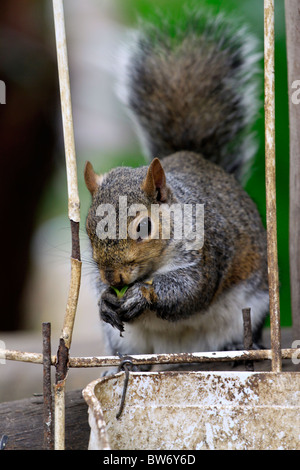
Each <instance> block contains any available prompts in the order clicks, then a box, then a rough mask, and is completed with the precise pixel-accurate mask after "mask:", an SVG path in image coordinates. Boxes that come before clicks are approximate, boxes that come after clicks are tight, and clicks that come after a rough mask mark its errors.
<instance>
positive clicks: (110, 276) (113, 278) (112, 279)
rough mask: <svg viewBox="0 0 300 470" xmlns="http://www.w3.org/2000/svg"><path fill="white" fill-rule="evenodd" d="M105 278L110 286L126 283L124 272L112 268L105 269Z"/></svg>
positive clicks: (119, 285) (120, 285)
mask: <svg viewBox="0 0 300 470" xmlns="http://www.w3.org/2000/svg"><path fill="white" fill-rule="evenodd" d="M105 278H106V280H107V282H108V283H109V285H110V286H114V287H116V288H119V287H122V286H123V285H124V282H123V278H122V274H120V273H118V272H116V271H113V270H111V269H106V270H105Z"/></svg>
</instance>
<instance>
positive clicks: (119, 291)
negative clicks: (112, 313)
mask: <svg viewBox="0 0 300 470" xmlns="http://www.w3.org/2000/svg"><path fill="white" fill-rule="evenodd" d="M111 287H112V289H113V290H114V291H115V293H116V294H117V296H118V298H119V299H121V298H122V297H123V295H124V294H125V292H126V291H127V289H128V287H129V286H123V287H122V289H121V290H119V289H117V288H116V287H114V286H111Z"/></svg>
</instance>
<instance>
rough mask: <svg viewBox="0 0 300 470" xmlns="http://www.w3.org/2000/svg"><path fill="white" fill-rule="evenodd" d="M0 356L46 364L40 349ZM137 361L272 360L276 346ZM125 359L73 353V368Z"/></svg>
mask: <svg viewBox="0 0 300 470" xmlns="http://www.w3.org/2000/svg"><path fill="white" fill-rule="evenodd" d="M298 355H299V349H297V348H285V349H281V356H282V359H292V358H293V357H298ZM0 357H1V358H3V359H6V360H9V361H19V362H30V363H33V364H43V355H42V354H39V353H28V352H23V351H15V350H9V349H0ZM130 358H131V360H132V362H133V364H134V365H143V364H179V363H193V362H195V363H197V362H230V361H244V360H252V361H263V360H272V349H257V350H252V351H246V350H241V351H218V352H199V353H196V352H195V353H178V354H175V353H174V354H140V355H133V356H130ZM56 364H57V359H56V356H51V365H52V366H56ZM120 364H121V359H120V357H119V356H89V357H69V363H68V367H69V368H73V367H74V368H81V367H82V368H85V367H110V366H119V365H120Z"/></svg>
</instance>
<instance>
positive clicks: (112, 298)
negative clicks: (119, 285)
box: [99, 288, 124, 332]
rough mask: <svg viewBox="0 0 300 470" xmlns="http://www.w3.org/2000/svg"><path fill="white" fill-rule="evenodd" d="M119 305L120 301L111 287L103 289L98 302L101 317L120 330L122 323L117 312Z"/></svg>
mask: <svg viewBox="0 0 300 470" xmlns="http://www.w3.org/2000/svg"><path fill="white" fill-rule="evenodd" d="M119 307H120V301H119V299H118V298H117V296H116V295H115V294H114V293H113V292H112V291H111V289H110V288H109V289H107V290H106V291H104V292H103V294H102V296H101V299H100V302H99V308H100V315H101V318H102V320H103V321H105V322H106V323H109V324H110V325H112V326H113V327H115V328H117V329H118V330H120V331H121V332H122V331H124V325H123V322H122V321H121V319H120V315H119V313H118V310H119Z"/></svg>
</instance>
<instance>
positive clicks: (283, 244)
mask: <svg viewBox="0 0 300 470" xmlns="http://www.w3.org/2000/svg"><path fill="white" fill-rule="evenodd" d="M117 3H118V7H119V9H120V15H121V18H123V20H124V24H125V25H127V26H129V27H134V25H135V24H136V23H137V20H138V18H139V17H142V18H151V19H152V15H153V12H154V11H155V10H156V8H160V9H161V11H162V12H166V14H168V13H169V12H170V11H172V15H173V16H174V17H175V18H176V16H178V17H179V18H180V16H181V15H182V6H183V4H184V5H187V4H189V3H191V4H192V5H197V3H198V4H199V5H201V7H207V8H209V9H211V8H213V9H214V11H215V12H216V13H218V12H226V13H227V14H228V15H229V16H231V17H233V18H235V17H236V18H237V21H240V23H241V24H243V23H246V24H247V25H248V26H249V29H250V31H252V32H253V33H254V35H256V37H257V38H258V39H259V41H260V48H261V51H263V28H264V21H263V14H264V12H263V1H262V0H251V1H250V0H248V1H241V0H205V1H202V0H199V1H198V2H197V1H195V0H193V1H192V2H188V1H185V2H183V1H182V0H118V1H117ZM275 67H276V69H275V72H276V73H275V77H276V82H275V83H276V85H275V86H276V165H277V220H278V257H279V270H280V273H279V274H280V285H281V287H280V307H281V323H282V325H284V326H289V325H291V304H290V286H289V246H288V233H289V163H288V162H289V127H288V89H287V60H286V42H285V16H284V2H283V0H275ZM260 81H261V110H260V114H259V118H258V119H257V121H256V124H255V131H256V133H257V139H258V142H259V149H258V152H257V154H256V157H255V160H254V164H253V169H252V174H251V177H250V178H249V180H248V183H247V185H246V190H247V192H248V193H249V194H250V195H251V197H252V198H253V199H254V201H255V202H256V204H257V206H258V208H259V211H260V214H261V216H262V219H263V221H264V223H265V217H266V210H265V180H264V177H265V174H264V109H263V58H262V59H261V76H260ZM75 133H76V129H75ZM106 157H107V158H106V159H105V161H103V163H102V164H101V165H100V166H98V167H97V170H98V171H107V170H109V169H110V168H112V167H114V166H117V165H130V166H137V165H140V164H143V163H144V157H143V155H142V154H141V152H140V151H139V148H138V147H137V149H136V153H134V151H133V150H132V149H129V150H128V151H126V148H125V149H124V152H122V153H121V154H118V153H117V154H116V153H112V154H109V155H107V154H106ZM86 159H90V160H91V161H96V160H97V159H98V160H99V155H98V154H87V155H86ZM61 178H62V179H63V178H64V175H63V174H62V175H61ZM62 186H63V184H62ZM79 187H80V195H81V201H82V214H83V216H84V215H85V214H86V212H87V209H88V205H89V197H88V195H87V194H86V190H85V186H84V182H83V178H82V168H81V166H80V165H79ZM54 193H55V194H56V197H57V192H56V191H54ZM54 193H53V194H52V195H51V194H50V197H49V195H48V197H47V198H46V199H45V204H46V205H48V209H49V210H47V211H46V212H44V213H47V214H50V213H52V212H53V210H54V212H55V208H56V209H57V208H58V207H61V204H58V205H53V198H52V196H53V195H54ZM50 206H52V210H51V207H50ZM53 215H54V214H53Z"/></svg>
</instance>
